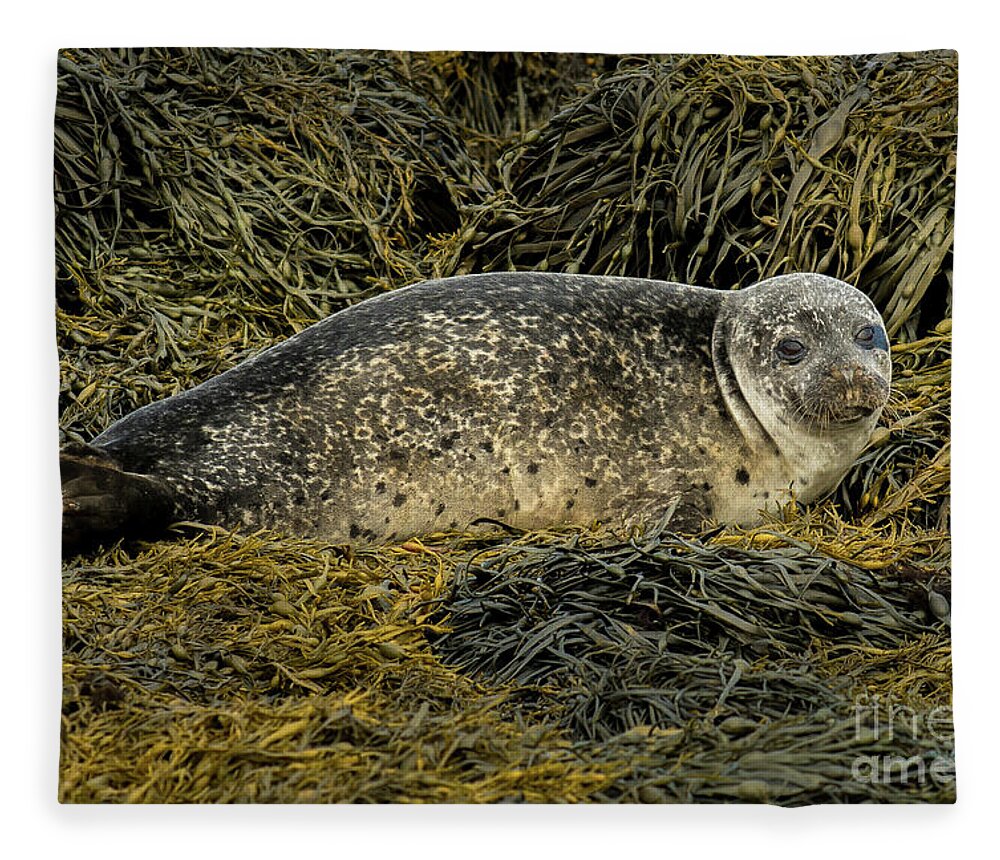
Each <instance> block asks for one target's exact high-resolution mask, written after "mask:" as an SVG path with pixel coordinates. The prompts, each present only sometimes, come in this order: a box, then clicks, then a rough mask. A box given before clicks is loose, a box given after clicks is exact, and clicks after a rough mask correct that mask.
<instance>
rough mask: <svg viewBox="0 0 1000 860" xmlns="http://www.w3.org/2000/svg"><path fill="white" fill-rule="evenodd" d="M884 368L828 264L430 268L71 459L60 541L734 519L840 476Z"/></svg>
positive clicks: (873, 337)
mask: <svg viewBox="0 0 1000 860" xmlns="http://www.w3.org/2000/svg"><path fill="white" fill-rule="evenodd" d="M890 374H891V365H890V359H889V351H888V340H887V337H886V332H885V327H884V325H883V322H882V319H881V317H880V316H879V313H878V311H877V310H876V308H875V307H874V305H873V304H872V303H871V301H870V300H869V299H868V298H867V297H866V296H865V295H864V294H863V293H862V292H861V291H859V290H858V289H856V288H854V287H852V286H850V285H848V284H846V283H844V282H842V281H839V280H836V279H834V278H830V277H826V276H823V275H816V274H790V275H780V276H777V277H773V278H770V279H768V280H765V281H762V282H760V283H758V284H755V285H753V286H750V287H747V288H745V289H741V290H737V291H722V290H714V289H707V288H703V287H696V286H687V285H683V284H676V283H668V282H663V281H652V280H644V279H637V278H618V277H603V276H595V275H565V274H549V273H544V274H543V273H534V272H516V273H511V272H508V273H488V274H479V275H467V276H459V277H454V278H446V279H441V280H434V281H425V282H422V283H419V284H415V285H413V286H409V287H404V288H401V289H398V290H395V291H393V292H389V293H386V294H383V295H380V296H377V297H375V298H371V299H368V300H367V301H364V302H361V303H359V304H357V305H354V306H352V307H349V308H347V309H345V310H343V311H340V312H339V313H336V314H334V315H333V316H331V317H328V318H327V319H325V320H323V321H321V322H319V323H317V324H315V325H313V326H311V327H310V328H308V329H306V330H304V331H302V332H300V333H299V334H297V335H295V336H294V337H292V338H290V339H289V340H287V341H285V342H283V343H281V344H278V345H277V346H274V347H272V348H270V349H267V350H265V351H264V352H262V353H260V354H259V355H257V356H255V357H253V358H250V359H249V360H247V361H245V362H243V363H242V364H239V365H238V366H236V367H235V368H233V369H232V370H229V371H227V372H226V373H223V374H221V375H219V376H217V377H214V378H212V379H210V380H208V381H207V382H204V383H203V384H201V385H199V386H197V387H195V388H193V389H191V390H189V391H186V392H183V393H180V394H177V395H174V396H173V397H170V398H167V399H165V400H163V401H160V402H156V403H153V404H150V405H148V406H145V407H143V408H141V409H139V410H137V411H136V412H133V413H132V414H130V415H128V416H126V417H125V418H123V419H122V420H120V421H118V422H117V423H115V424H114V425H112V426H111V427H109V428H108V429H107V430H105V431H104V432H103V433H101V434H100V435H99V436H97V437H96V438H95V439H94V440H93V441H92V443H91V444H90V445H87V446H80V445H77V446H73V447H70V448H67V449H65V450H64V451H63V454H62V471H63V497H64V517H63V521H64V528H63V538H64V546H65V548H66V549H67V550H68V551H74V550H75V549H76V548H78V547H81V546H83V545H85V544H87V543H90V542H95V541H98V542H99V541H107V540H109V539H114V538H116V537H119V536H122V535H146V536H153V535H155V534H156V533H157V532H158V531H161V530H163V529H165V528H166V527H167V526H168V525H169V524H170V523H171V522H173V521H177V520H194V521H199V522H203V523H217V524H220V525H224V526H227V527H236V528H241V527H242V528H258V527H270V528H274V529H277V530H281V531H286V532H290V533H295V534H299V535H312V536H319V537H322V538H326V539H330V540H333V541H356V540H363V541H366V542H373V543H377V542H392V541H394V540H401V539H404V538H407V537H410V536H413V535H418V534H426V533H431V532H436V531H441V530H447V529H465V528H468V527H469V526H470V523H473V522H474V521H476V520H478V519H480V518H495V519H498V520H502V521H504V522H506V523H508V524H510V525H512V526H514V527H517V528H522V529H535V528H541V527H547V526H553V525H557V524H580V525H593V524H594V523H595V522H602V523H605V524H607V525H609V526H612V527H619V528H625V529H629V528H634V527H643V526H645V525H649V524H651V523H653V522H658V521H660V520H661V519H662V518H663V517H664V516H665V515H666V514H667V513H668V512H672V516H673V517H674V519H673V520H672V521H671V525H672V527H676V528H679V529H685V528H697V527H700V525H701V524H702V523H703V522H704V521H706V520H714V521H718V522H722V523H740V524H748V523H751V522H753V521H755V520H757V519H758V518H759V516H760V513H761V511H762V510H765V509H769V508H774V507H776V506H780V505H783V504H785V503H786V502H787V501H788V500H789V499H791V498H793V497H795V498H797V499H799V500H800V501H803V502H809V501H812V500H814V499H817V498H819V497H821V496H822V495H824V494H825V493H828V492H829V491H831V490H832V489H833V488H834V487H835V486H836V484H837V483H838V482H839V480H840V479H841V478H842V477H843V475H844V474H845V472H846V471H847V469H848V468H849V467H850V466H851V464H852V463H853V461H854V460H855V458H856V457H857V455H858V454H859V453H860V451H861V450H862V448H863V447H864V446H865V444H866V443H867V441H868V439H869V438H870V435H871V433H872V431H873V429H874V426H875V423H876V421H877V419H878V417H879V414H880V412H881V410H882V408H883V406H884V405H885V403H886V400H887V398H888V392H889V382H890Z"/></svg>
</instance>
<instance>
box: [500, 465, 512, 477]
mask: <svg viewBox="0 0 1000 860" xmlns="http://www.w3.org/2000/svg"><path fill="white" fill-rule="evenodd" d="M500 471H501V472H503V474H505V475H509V474H510V466H504V467H503V468H502V469H501V470H500Z"/></svg>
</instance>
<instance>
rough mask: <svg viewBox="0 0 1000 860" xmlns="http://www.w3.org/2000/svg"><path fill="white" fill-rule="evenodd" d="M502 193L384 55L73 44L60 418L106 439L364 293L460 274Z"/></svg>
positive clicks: (62, 155) (66, 70)
mask: <svg viewBox="0 0 1000 860" xmlns="http://www.w3.org/2000/svg"><path fill="white" fill-rule="evenodd" d="M490 193H491V186H490V184H489V182H488V181H487V179H486V178H485V175H484V172H483V170H482V169H481V168H480V167H479V165H478V164H477V163H476V162H475V161H474V160H473V159H472V158H471V157H470V156H469V154H468V152H467V150H466V147H465V143H464V141H463V140H462V139H461V138H460V136H459V134H458V131H457V129H456V127H455V124H454V123H453V122H452V121H451V120H450V119H448V118H447V117H446V116H445V115H444V114H443V113H442V112H441V111H440V110H439V109H438V108H437V107H436V105H435V100H434V98H433V96H432V95H431V94H429V93H425V92H423V91H421V90H420V89H419V88H418V87H416V86H414V84H413V82H412V81H409V80H408V79H407V78H406V76H405V75H404V74H403V72H402V70H401V69H400V68H398V66H397V65H396V64H394V63H393V62H391V61H390V60H389V59H388V58H387V57H384V56H377V55H374V54H371V53H368V54H356V53H343V52H324V51H318V52H310V51H224V50H170V51H168V50H153V49H147V50H140V51H111V50H106V51H64V52H63V53H62V54H60V57H59V90H58V100H57V106H56V129H55V197H56V210H57V211H56V261H57V267H58V270H57V294H58V298H59V313H58V316H57V320H58V323H59V332H60V340H61V342H62V343H63V344H64V346H65V348H66V349H67V350H72V353H71V354H73V355H74V361H73V362H71V363H69V362H67V363H65V364H64V366H63V384H64V398H63V402H62V404H61V407H62V408H61V412H62V414H63V415H64V421H63V425H64V426H65V427H68V428H71V431H72V432H75V433H77V434H79V435H88V434H89V435H93V434H94V433H96V432H97V431H99V430H100V429H102V428H103V427H104V426H107V424H109V423H110V422H111V420H112V419H114V418H117V417H120V416H121V415H122V414H124V413H125V412H128V411H131V410H132V409H134V408H136V407H137V406H141V405H144V404H145V403H147V402H149V401H151V400H153V399H159V398H162V397H164V396H167V395H169V394H173V393H176V392H177V391H178V390H181V389H183V388H187V387H190V386H191V385H192V384H193V383H195V382H198V381H202V380H203V379H205V378H208V377H209V376H212V375H214V374H216V373H218V372H220V371H221V370H224V369H226V368H227V367H229V366H231V365H232V364H235V363H236V362H237V361H238V360H240V359H241V358H244V357H246V356H247V354H248V353H249V352H250V351H252V350H256V349H259V348H260V347H263V346H267V345H269V344H270V343H273V342H274V341H276V340H279V339H283V338H284V337H287V336H289V335H290V334H294V333H295V332H296V331H298V330H300V329H302V328H304V327H305V326H306V325H308V324H310V323H312V322H315V321H317V320H319V319H322V318H323V317H325V316H327V315H328V314H330V313H331V312H333V311H335V310H339V309H340V308H342V307H344V306H345V305H346V304H348V303H350V302H352V301H357V300H358V299H362V298H365V297H367V296H369V295H373V294H374V293H377V292H379V291H382V290H386V289H389V288H390V287H393V286H397V285H398V284H400V283H408V282H412V281H417V280H421V279H423V278H427V277H433V276H440V275H447V274H451V273H452V271H453V269H454V266H455V263H456V262H457V260H456V259H455V253H456V250H455V249H456V248H457V245H456V243H459V244H460V241H461V233H462V229H461V228H462V220H463V214H462V213H463V210H464V209H465V207H467V206H468V205H469V204H470V203H472V202H477V203H478V202H481V201H482V200H483V199H484V198H485V197H487V196H488V195H489V194H490ZM74 347H79V348H76V349H74ZM95 351H96V352H97V353H98V355H99V356H100V357H101V358H104V357H105V355H106V356H107V357H112V356H114V357H115V359H116V363H118V365H119V366H118V367H115V368H114V370H113V372H112V373H111V374H108V373H106V372H105V367H104V365H105V364H106V362H104V361H95V360H94V357H93V353H94V352H95ZM64 355H66V352H64ZM122 357H126V360H125V361H124V362H122Z"/></svg>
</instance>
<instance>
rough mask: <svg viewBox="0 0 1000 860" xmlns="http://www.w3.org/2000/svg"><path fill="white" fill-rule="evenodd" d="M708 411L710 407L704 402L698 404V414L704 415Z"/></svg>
mask: <svg viewBox="0 0 1000 860" xmlns="http://www.w3.org/2000/svg"><path fill="white" fill-rule="evenodd" d="M706 412H708V407H707V406H706V405H705V404H704V403H699V404H698V414H699V415H704V414H705V413H706Z"/></svg>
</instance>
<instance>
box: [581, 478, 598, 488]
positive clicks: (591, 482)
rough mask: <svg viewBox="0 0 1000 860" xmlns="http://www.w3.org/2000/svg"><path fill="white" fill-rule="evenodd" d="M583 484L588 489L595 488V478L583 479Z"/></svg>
mask: <svg viewBox="0 0 1000 860" xmlns="http://www.w3.org/2000/svg"><path fill="white" fill-rule="evenodd" d="M583 483H585V484H586V485H587V486H588V487H596V486H597V478H584V479H583Z"/></svg>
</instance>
